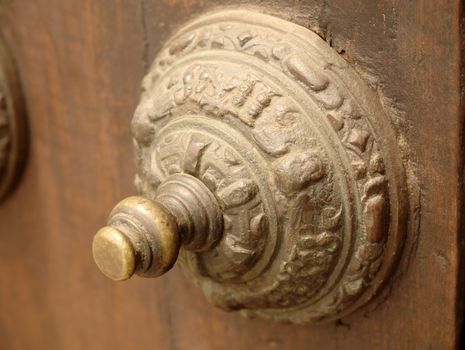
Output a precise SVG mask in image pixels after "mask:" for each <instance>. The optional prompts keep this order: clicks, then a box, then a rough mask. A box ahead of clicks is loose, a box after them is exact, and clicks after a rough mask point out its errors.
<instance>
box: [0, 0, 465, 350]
mask: <svg viewBox="0 0 465 350" xmlns="http://www.w3.org/2000/svg"><path fill="white" fill-rule="evenodd" d="M225 6H226V7H233V8H237V7H241V8H252V9H258V11H262V12H266V13H269V14H273V15H275V16H278V17H282V18H284V19H287V20H289V21H292V22H295V23H297V24H300V25H302V26H304V27H306V28H309V29H311V30H313V31H315V32H317V33H318V34H319V35H320V36H322V37H323V38H324V39H325V40H326V41H327V42H329V43H330V44H331V46H333V47H334V48H335V49H336V50H338V52H340V53H341V54H342V55H343V56H344V58H346V60H348V61H349V62H350V63H351V64H352V65H354V66H355V67H358V69H360V71H364V72H366V75H365V76H364V78H365V79H366V80H368V81H369V82H370V83H371V84H372V85H374V86H376V87H377V88H378V91H379V93H380V94H383V96H384V97H385V98H386V99H385V100H386V101H388V102H389V104H391V106H386V107H387V108H390V107H395V109H396V111H397V112H396V114H395V118H396V123H397V124H398V125H399V126H400V127H401V129H402V134H403V139H402V140H401V142H402V143H403V145H406V147H409V149H410V150H411V153H410V154H411V156H410V159H408V162H407V163H408V165H409V169H408V170H409V171H412V174H413V176H415V177H416V179H417V181H418V184H419V188H420V191H419V194H418V198H417V199H418V201H419V205H418V207H417V208H416V211H415V215H416V218H415V219H416V221H415V222H416V223H417V225H418V230H417V231H415V232H416V233H415V234H412V235H410V236H409V237H408V242H407V246H408V249H406V251H405V252H404V255H403V258H402V260H401V263H400V267H399V269H398V273H397V274H396V276H395V280H394V283H393V284H392V287H391V289H390V291H389V293H387V295H385V296H384V298H385V300H384V301H383V302H381V303H379V304H378V305H377V307H376V308H368V309H366V310H365V311H363V312H358V313H355V314H353V315H351V316H349V317H347V318H344V319H342V320H339V321H337V322H332V323H330V324H325V325H318V326H311V325H305V326H296V325H285V324H279V323H273V322H269V321H263V320H259V319H253V320H251V319H246V318H243V317H242V316H241V315H239V314H238V313H227V312H224V311H221V310H218V309H216V308H214V307H213V306H211V305H210V304H209V303H207V302H206V301H205V299H204V297H203V295H202V294H201V292H200V291H199V290H198V289H197V288H196V287H195V286H193V285H192V284H191V282H189V281H188V280H187V279H186V278H185V277H184V276H183V275H182V273H181V271H180V270H179V269H178V268H175V269H174V271H172V272H171V273H169V274H167V275H166V276H163V277H161V278H158V279H140V278H139V279H133V280H131V281H128V282H125V283H114V282H112V281H109V280H107V279H105V278H104V276H102V275H101V273H100V272H99V271H98V269H97V268H96V267H95V265H94V262H93V260H92V253H91V241H92V236H93V234H94V233H95V232H96V231H97V229H98V228H99V227H101V226H102V224H103V223H104V222H105V220H106V217H107V214H108V213H109V211H110V209H111V208H112V206H114V204H115V203H116V202H117V201H118V200H120V199H121V198H123V197H124V196H127V195H130V194H132V193H134V189H133V176H134V173H135V167H134V160H133V150H132V145H131V136H130V127H129V125H130V120H131V118H132V114H133V111H134V108H135V106H136V105H137V102H138V99H139V95H140V81H141V79H142V77H143V76H144V73H145V72H147V70H148V67H149V65H150V63H151V61H152V60H153V58H154V57H155V55H156V53H157V52H158V50H159V49H160V48H161V46H162V45H163V44H164V42H165V41H166V40H167V38H168V37H169V35H170V34H171V33H172V32H173V31H174V30H175V29H176V28H178V27H179V26H181V25H182V24H183V23H185V22H186V21H187V20H188V19H190V18H192V17H194V16H196V15H199V14H202V13H204V12H206V11H208V10H213V9H216V8H220V7H225ZM462 19H463V13H462V3H461V1H460V0H444V1H427V0H415V1H394V0H380V1H371V0H351V1H348V0H332V1H320V0H305V1H295V2H292V3H289V2H288V1H284V0H282V1H281V0H279V1H278V0H266V1H254V0H234V1H232V2H231V1H223V0H203V1H202V0H141V1H121V0H114V1H95V0H81V1H72V0H37V1H30V0H15V1H10V0H4V1H2V2H1V3H0V30H1V32H2V33H3V35H4V36H5V38H6V41H7V43H8V44H9V46H10V49H11V50H12V52H13V54H14V56H15V59H16V62H17V66H18V70H19V72H20V75H21V79H22V84H23V90H24V95H25V100H26V103H27V109H28V117H29V131H30V152H29V159H28V163H27V167H26V171H25V173H24V176H23V178H22V180H21V182H20V184H19V186H18V187H17V189H16V190H15V192H14V193H12V195H11V196H10V197H9V198H8V199H7V200H6V201H5V202H3V203H1V206H0V274H1V278H0V310H1V313H0V349H8V350H9V349H138V348H139V349H151V348H153V349H199V350H200V349H310V348H314V349H451V348H455V347H457V346H458V344H459V336H460V327H461V319H462V304H463V276H462V272H461V271H462V270H463V267H462V266H461V264H462V262H461V258H462V251H463V238H462V235H461V225H462V212H463V210H462V209H463V208H462V199H463V196H462V175H463V168H462V166H463V162H462V159H463V157H462V153H463V152H462V147H463V144H462V137H463V134H462V132H463V106H462V104H461V97H462V80H463V79H462V37H463V34H462V32H461V31H462V29H461V25H462Z"/></svg>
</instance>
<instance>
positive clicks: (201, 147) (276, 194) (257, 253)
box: [133, 11, 406, 323]
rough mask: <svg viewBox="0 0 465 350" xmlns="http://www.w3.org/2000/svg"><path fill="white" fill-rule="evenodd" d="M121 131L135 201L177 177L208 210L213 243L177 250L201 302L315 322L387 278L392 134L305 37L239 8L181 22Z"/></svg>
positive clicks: (343, 66)
mask: <svg viewBox="0 0 465 350" xmlns="http://www.w3.org/2000/svg"><path fill="white" fill-rule="evenodd" d="M133 133H134V139H135V144H136V148H137V155H138V176H137V179H136V184H137V186H138V188H139V190H140V191H141V192H142V193H143V194H144V195H145V196H147V197H149V198H154V196H155V191H156V189H157V187H158V186H159V184H160V183H161V182H162V181H163V180H165V179H166V178H167V177H168V176H170V175H172V174H175V173H188V174H191V175H193V176H196V177H197V178H199V179H200V180H201V181H202V182H204V183H205V184H206V185H207V186H208V188H209V189H210V190H211V191H212V192H213V193H214V194H215V195H216V197H217V199H218V200H219V203H220V205H221V207H222V210H223V212H224V217H223V221H224V232H223V235H222V237H221V239H220V240H219V242H217V243H216V245H215V246H214V247H211V248H210V249H208V250H207V251H192V250H195V249H190V251H188V250H187V249H185V250H182V252H181V262H182V266H183V268H184V269H185V271H186V272H187V274H188V275H189V276H190V277H191V278H192V279H193V280H194V281H195V282H196V283H197V284H198V285H199V286H200V287H201V288H202V290H203V291H204V293H205V295H206V296H207V298H208V300H209V301H211V302H212V303H213V304H215V305H217V306H219V307H221V308H224V309H227V310H239V309H241V310H244V312H245V313H247V314H249V315H258V316H260V317H264V318H270V319H276V320H282V321H290V322H294V323H304V322H317V321H322V320H329V319H334V318H337V317H341V316H343V315H345V314H347V313H349V312H351V311H353V310H354V309H356V308H358V307H360V306H361V305H363V304H364V303H366V302H367V301H368V300H370V299H371V298H372V297H373V296H374V295H375V294H376V292H377V291H378V290H379V288H380V287H381V286H382V285H383V284H385V282H386V281H387V280H388V278H389V276H390V275H391V273H392V270H393V267H394V266H395V264H396V261H397V260H398V255H399V249H400V247H401V242H402V240H403V234H404V231H405V227H404V223H405V221H406V217H405V214H404V213H405V212H406V210H405V209H406V194H405V190H404V189H405V184H404V173H403V168H402V163H401V161H400V159H399V156H398V153H399V152H398V150H397V145H396V138H395V135H394V133H393V131H392V130H391V128H390V125H389V122H388V118H387V116H386V115H385V113H384V111H383V109H382V107H381V105H380V102H379V100H378V97H377V95H376V93H375V92H374V91H372V89H370V88H369V87H368V86H367V84H366V83H365V82H364V81H363V80H362V79H361V78H360V76H359V75H358V74H357V73H356V72H355V71H354V69H353V68H351V67H350V66H349V65H348V63H347V62H345V61H344V59H342V58H341V57H340V56H339V55H338V54H337V53H336V52H335V51H334V50H333V49H332V48H331V47H330V46H329V45H328V44H327V43H326V42H324V41H323V40H322V39H321V38H320V37H318V36H317V35H316V34H314V33H312V32H310V31H309V30H307V29H305V28H302V27H300V26H297V25H295V24H293V23H289V22H286V21H283V20H280V19H277V18H274V17H270V16H266V15H261V14H257V13H251V12H245V11H226V12H219V13H215V14H211V15H207V16H203V17H201V18H200V19H198V20H196V21H194V22H192V23H190V24H188V25H186V26H185V27H184V28H182V29H181V30H180V31H179V32H178V33H177V34H176V35H175V36H174V37H173V38H172V39H171V40H170V41H169V43H168V44H167V46H166V47H165V48H164V49H163V50H162V51H161V52H160V54H159V55H158V57H157V58H156V60H155V62H154V64H153V66H152V68H151V69H150V72H149V73H148V75H147V76H146V77H145V79H144V82H143V95H142V98H141V101H140V104H139V106H138V108H137V110H136V113H135V117H134V120H133Z"/></svg>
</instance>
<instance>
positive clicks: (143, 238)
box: [92, 174, 223, 281]
mask: <svg viewBox="0 0 465 350" xmlns="http://www.w3.org/2000/svg"><path fill="white" fill-rule="evenodd" d="M222 219H223V217H222V212H221V209H220V206H219V204H218V202H217V200H216V198H215V196H214V195H213V194H212V193H211V192H210V190H209V189H208V188H207V187H206V186H205V185H204V184H203V183H202V182H201V181H199V180H198V179H196V178H195V177H193V176H191V175H187V174H178V175H173V176H170V177H169V178H168V179H167V180H166V181H164V182H163V183H162V184H161V185H160V186H159V187H158V190H157V192H156V196H155V199H154V200H150V199H147V198H144V197H129V198H126V199H124V200H123V201H121V202H120V203H118V205H117V206H116V207H115V208H114V209H113V211H112V212H111V214H110V218H109V221H108V226H105V227H104V228H102V229H101V230H100V231H98V232H97V234H96V235H95V236H94V241H93V246H92V248H93V255H94V260H95V262H96V264H97V266H98V267H99V268H100V270H101V271H102V272H103V273H104V274H105V275H106V276H107V277H109V278H111V279H113V280H117V281H121V280H126V279H128V278H130V277H131V276H132V275H133V274H134V273H137V274H139V275H141V276H145V277H156V276H160V275H162V274H163V273H165V272H166V271H168V270H169V269H170V268H171V267H172V266H173V264H174V263H175V261H176V258H177V256H178V253H179V248H180V245H181V244H182V245H183V246H184V247H185V248H186V249H188V250H191V251H205V250H209V249H211V248H212V247H213V246H214V245H215V244H216V243H217V242H218V240H219V239H220V238H221V234H222V225H223V222H222Z"/></svg>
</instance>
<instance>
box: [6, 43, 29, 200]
mask: <svg viewBox="0 0 465 350" xmlns="http://www.w3.org/2000/svg"><path fill="white" fill-rule="evenodd" d="M25 153H26V125H25V106H24V101H23V97H22V94H21V87H20V81H19V77H18V74H17V71H16V67H15V64H14V62H13V58H12V57H11V54H10V52H9V50H8V48H7V47H6V44H5V42H4V41H3V39H2V37H1V36H0V201H1V200H3V199H4V198H5V196H6V195H7V194H8V193H9V192H10V191H11V190H12V188H13V186H14V185H15V184H16V182H17V181H18V179H19V175H20V173H21V170H22V168H23V165H24V161H25V156H26V154H25Z"/></svg>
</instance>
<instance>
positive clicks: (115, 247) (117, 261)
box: [92, 226, 136, 281]
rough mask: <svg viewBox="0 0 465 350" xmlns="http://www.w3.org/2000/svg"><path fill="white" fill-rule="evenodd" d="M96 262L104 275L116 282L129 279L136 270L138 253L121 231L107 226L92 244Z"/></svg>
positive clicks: (95, 237)
mask: <svg viewBox="0 0 465 350" xmlns="http://www.w3.org/2000/svg"><path fill="white" fill-rule="evenodd" d="M92 253H93V255H94V261H95V263H96V264H97V266H98V268H99V269H100V271H102V273H103V274H104V275H105V276H107V277H108V278H111V279H112V280H115V281H124V280H127V279H129V278H130V277H131V276H132V275H133V274H134V271H135V269H136V253H135V251H134V247H133V246H132V243H131V241H130V240H129V238H128V237H126V236H125V235H124V234H123V233H122V232H120V231H119V230H117V229H115V228H113V227H110V226H105V227H104V228H102V229H100V230H99V231H98V232H97V233H96V234H95V236H94V240H93V242H92Z"/></svg>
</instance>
